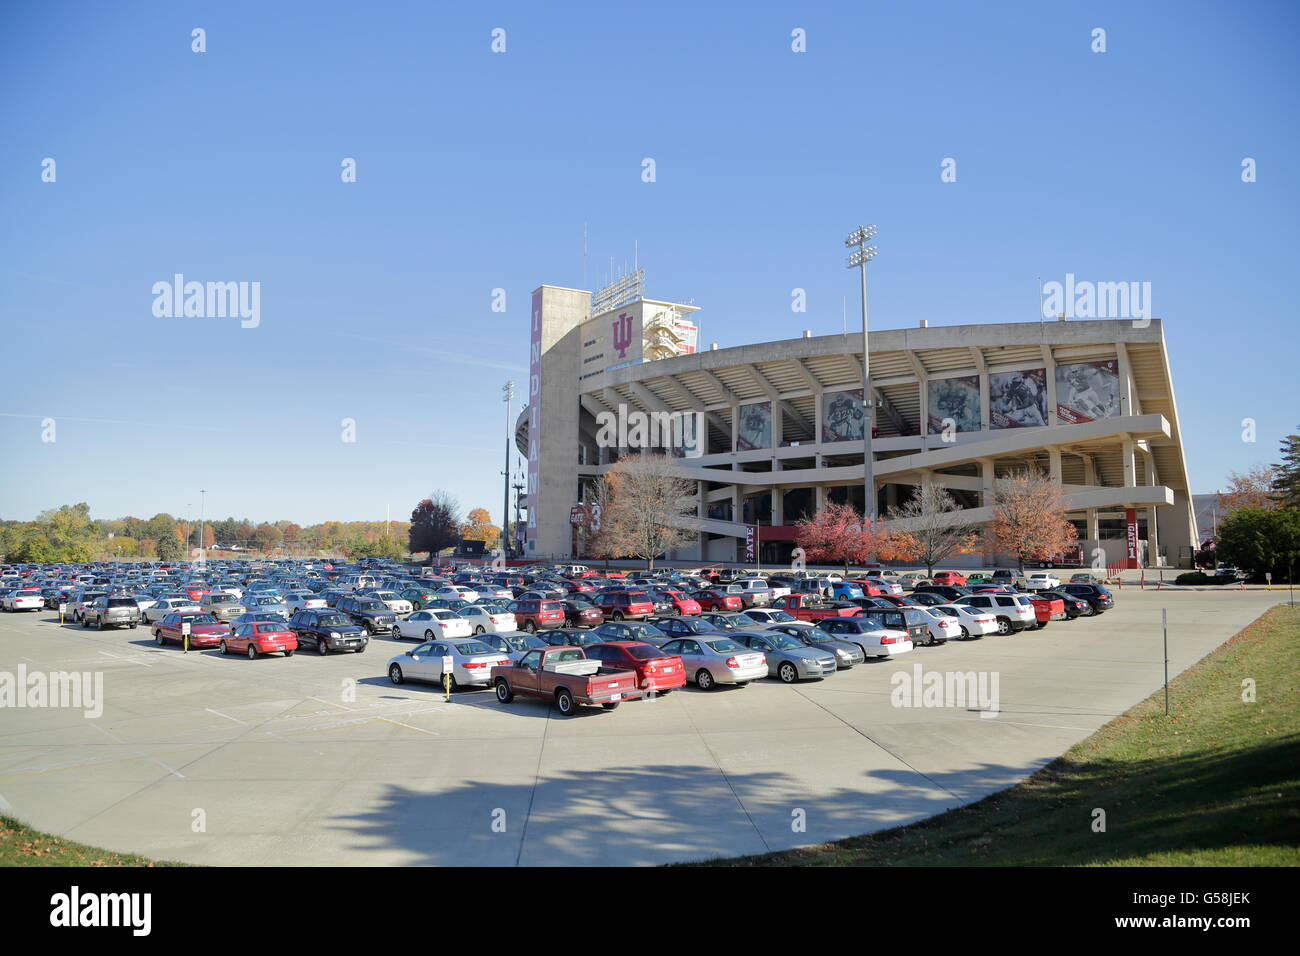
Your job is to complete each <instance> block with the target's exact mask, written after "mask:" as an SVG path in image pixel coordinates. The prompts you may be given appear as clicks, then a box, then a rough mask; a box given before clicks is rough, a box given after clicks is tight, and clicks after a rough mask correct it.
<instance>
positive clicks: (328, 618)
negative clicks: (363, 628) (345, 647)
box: [316, 614, 352, 627]
mask: <svg viewBox="0 0 1300 956" xmlns="http://www.w3.org/2000/svg"><path fill="white" fill-rule="evenodd" d="M316 623H317V624H319V625H320V626H321V627H346V626H347V625H348V624H350V623H352V622H351V621H349V620H348V619H347V618H346V617H344V616H343V615H342V614H324V615H322V616H320V617H318V618H316Z"/></svg>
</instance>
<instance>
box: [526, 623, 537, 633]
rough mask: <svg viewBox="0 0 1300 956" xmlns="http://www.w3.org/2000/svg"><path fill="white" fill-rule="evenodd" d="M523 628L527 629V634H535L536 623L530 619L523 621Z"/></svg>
mask: <svg viewBox="0 0 1300 956" xmlns="http://www.w3.org/2000/svg"><path fill="white" fill-rule="evenodd" d="M524 630H525V631H527V632H528V633H529V634H536V633H537V625H536V624H534V623H533V622H532V621H525V622H524Z"/></svg>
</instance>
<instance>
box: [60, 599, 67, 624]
mask: <svg viewBox="0 0 1300 956" xmlns="http://www.w3.org/2000/svg"><path fill="white" fill-rule="evenodd" d="M67 613H68V602H67V601H60V602H59V623H60V624H62V623H63V615H65V614H67Z"/></svg>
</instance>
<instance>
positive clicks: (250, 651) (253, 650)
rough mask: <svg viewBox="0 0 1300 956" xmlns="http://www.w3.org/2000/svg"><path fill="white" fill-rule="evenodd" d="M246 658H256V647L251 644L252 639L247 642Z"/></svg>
mask: <svg viewBox="0 0 1300 956" xmlns="http://www.w3.org/2000/svg"><path fill="white" fill-rule="evenodd" d="M248 659H249V660H250V661H255V660H257V648H256V647H254V646H253V642H252V641H249V642H248Z"/></svg>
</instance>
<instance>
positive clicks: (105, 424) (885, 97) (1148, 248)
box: [0, 0, 1300, 524]
mask: <svg viewBox="0 0 1300 956" xmlns="http://www.w3.org/2000/svg"><path fill="white" fill-rule="evenodd" d="M1298 23H1300V14H1298V13H1297V7H1296V6H1295V5H1294V4H1292V3H1265V2H1257V3H1242V4H1234V5H1227V4H1217V3H1200V2H1177V3H1144V4H1140V5H1137V4H1130V3H1113V4H1112V3H1089V4H1055V3H1054V4H1044V3H1041V2H1027V3H1002V4H998V3H991V4H976V3H965V2H950V3H928V4H911V3H886V4H876V3H861V2H853V3H844V4H811V5H810V4H803V3H800V4H796V3H784V4H776V3H745V4H739V3H736V4H716V5H713V4H708V5H706V4H698V3H692V4H686V3H656V4H653V5H645V6H644V7H641V6H637V7H629V8H628V9H622V8H621V7H618V6H612V5H603V4H584V5H573V4H558V5H557V4H536V3H526V4H525V3H521V4H500V3H498V4H481V5H480V4H442V3H383V2H376V3H369V4H354V3H314V4H312V5H310V7H307V6H305V5H300V4H299V5H288V4H268V3H251V2H221V3H215V2H214V3H184V2H171V0H169V2H159V3H148V2H136V3H90V2H77V3H71V2H48V3H41V4H16V3H10V4H5V5H4V6H3V9H2V10H0V88H3V89H4V90H5V94H4V96H3V98H2V99H0V122H2V124H3V125H2V127H0V128H3V131H4V132H3V135H0V320H2V321H3V329H4V346H3V350H2V354H3V355H4V362H3V365H2V366H0V367H2V368H3V376H4V379H3V380H4V386H5V387H4V389H3V397H2V398H0V448H3V449H4V457H3V465H2V466H0V517H6V518H30V517H32V516H33V515H34V514H35V513H37V512H38V511H40V510H42V509H44V508H47V507H52V506H57V505H59V504H62V503H66V502H75V501H82V500H84V501H88V502H89V503H90V505H91V508H92V512H93V513H94V514H95V515H96V516H98V517H119V516H123V515H128V514H135V515H140V516H146V517H147V516H149V515H152V514H154V513H155V512H157V511H160V510H161V511H171V512H173V513H181V512H183V511H185V509H186V506H187V504H190V503H194V502H197V500H198V493H197V492H198V489H199V488H204V489H206V490H207V511H208V514H209V515H218V516H225V515H228V514H233V515H236V516H239V517H250V518H253V519H254V520H274V519H279V518H286V519H290V520H294V521H298V522H300V523H303V524H306V523H314V522H317V521H321V520H326V519H339V520H356V519H381V518H383V517H384V514H385V508H386V507H387V506H389V505H391V507H392V509H393V514H394V516H397V517H405V516H406V514H407V513H409V511H410V509H411V507H412V506H413V505H414V503H415V501H416V500H417V499H419V498H420V497H422V496H425V495H427V494H428V493H429V492H430V491H431V490H433V489H435V488H443V489H446V490H448V491H450V492H451V493H452V494H454V495H455V496H456V497H457V498H458V499H459V500H460V502H461V504H462V506H464V507H465V508H466V509H468V508H470V507H475V506H485V507H488V508H489V509H491V510H492V512H493V513H494V515H498V516H499V511H500V502H501V478H500V471H501V467H502V457H503V446H502V429H503V424H504V408H503V406H502V403H501V400H500V386H501V385H502V383H503V382H504V381H505V380H506V379H507V378H511V377H513V378H515V379H516V380H517V381H520V382H522V381H523V379H524V376H525V365H526V363H527V350H528V334H527V316H528V305H527V302H528V298H527V296H528V293H529V292H530V291H531V290H532V289H533V288H535V287H536V286H537V285H539V284H541V283H544V282H546V283H552V284H557V285H567V286H584V260H583V255H582V251H583V225H584V223H585V224H586V225H587V231H588V235H589V250H590V257H589V260H588V264H587V265H586V267H585V268H586V283H585V287H588V288H590V287H592V286H594V285H597V284H599V283H600V280H601V279H602V278H603V277H604V275H605V271H606V270H607V268H608V262H609V259H610V257H615V258H616V259H617V260H618V261H619V263H620V264H621V263H622V262H623V261H624V260H627V261H629V262H630V260H631V258H632V255H633V244H634V242H636V243H639V249H640V262H641V265H642V266H644V267H645V269H646V271H647V286H648V290H647V291H648V293H649V294H650V295H651V296H654V297H657V298H679V299H686V298H693V299H694V300H695V303H696V304H697V305H699V306H701V308H702V311H701V312H699V313H698V316H697V318H698V319H699V321H700V324H701V326H702V341H703V342H705V343H707V342H715V341H716V342H719V343H720V344H721V345H724V346H726V345H736V344H743V343H745V342H752V341H762V340H766V339H771V338H780V337H788V336H791V335H798V334H799V332H800V331H801V330H802V329H804V328H811V329H812V330H813V331H814V333H825V332H835V331H839V330H840V329H841V328H842V322H843V320H842V302H843V298H844V297H845V296H848V297H849V302H850V307H852V304H853V296H854V295H855V293H856V284H855V274H853V273H850V272H848V271H847V270H846V269H845V268H844V267H843V248H842V245H841V240H842V238H843V236H844V235H846V234H847V233H848V232H849V231H850V230H851V229H853V228H854V227H855V226H856V225H857V224H858V223H859V222H874V223H877V224H879V227H880V234H879V239H878V244H879V246H880V250H881V251H880V255H879V257H878V258H877V259H876V260H875V262H874V263H873V265H872V269H873V271H872V290H871V291H872V300H871V310H872V324H873V327H874V328H898V327H907V326H914V325H915V324H916V323H917V321H918V320H920V319H928V320H929V321H930V322H931V324H959V323H967V322H1003V321H1034V320H1036V319H1037V277H1040V276H1041V277H1042V278H1043V279H1044V281H1047V280H1051V279H1063V278H1064V276H1065V274H1066V273H1067V272H1072V273H1074V274H1075V275H1077V276H1078V277H1079V278H1081V279H1093V280H1097V281H1115V280H1137V281H1149V282H1150V283H1151V285H1152V297H1153V301H1154V312H1155V315H1157V316H1158V317H1161V318H1163V319H1164V320H1165V323H1166V336H1167V340H1168V343H1169V349H1170V354H1171V358H1172V362H1173V370H1174V377H1175V386H1176V389H1177V393H1178V398H1179V411H1180V415H1181V418H1182V425H1183V432H1184V444H1185V449H1186V454H1187V459H1188V467H1189V470H1190V473H1191V479H1192V486H1193V491H1196V492H1203V491H1212V490H1214V489H1215V488H1216V487H1217V486H1219V485H1221V484H1222V483H1223V480H1224V475H1225V474H1226V473H1227V471H1229V470H1233V469H1235V470H1242V469H1245V468H1248V467H1250V466H1252V465H1254V464H1258V463H1265V462H1271V461H1273V460H1275V459H1276V452H1277V439H1278V438H1279V437H1280V436H1281V435H1283V434H1286V433H1289V432H1292V431H1294V430H1295V428H1296V426H1297V424H1300V414H1297V404H1296V402H1295V399H1294V394H1295V391H1294V381H1295V366H1296V359H1297V357H1298V356H1300V349H1298V348H1297V347H1296V345H1295V335H1296V326H1297V322H1296V319H1297V314H1296V304H1295V297H1294V295H1293V294H1292V287H1293V282H1292V281H1291V280H1289V279H1288V277H1289V276H1294V275H1295V272H1296V268H1295V261H1296V252H1297V248H1296V247H1297V242H1296V238H1295V228H1296V226H1295V221H1296V215H1295V214H1296V210H1297V189H1298V188H1300V187H1298V186H1297V183H1298V182H1300V178H1298V177H1297V169H1296V163H1297V157H1298V156H1300V144H1298V143H1297V135H1296V116H1297V109H1296V107H1297V102H1296V101H1297V96H1298V95H1300V83H1297V82H1296V81H1297V75H1296V74H1297V67H1296V58H1295V56H1294V49H1295V46H1296V42H1297V25H1298ZM195 27H202V28H203V29H205V30H206V32H207V52H206V53H202V54H198V53H194V52H192V51H191V49H190V44H191V36H190V31H191V30H192V29H193V28H195ZM497 27H501V28H504V29H505V30H506V43H507V52H506V53H504V54H494V53H492V52H491V51H490V49H489V44H490V39H491V38H490V33H491V31H492V30H493V28H497ZM1095 27H1102V28H1104V29H1105V30H1106V42H1107V51H1106V52H1105V53H1101V54H1099V53H1093V52H1091V49H1090V44H1091V31H1092V30H1093V29H1094V28H1095ZM795 28H802V29H804V30H805V31H806V33H807V52H806V53H802V54H796V53H793V52H792V51H791V49H790V44H791V36H790V34H791V30H793V29H795ZM45 157H52V158H54V159H55V160H56V163H57V181H56V182H54V183H43V182H41V178H40V177H41V162H42V160H43V159H44V158H45ZM344 157H352V158H355V159H356V161H357V172H358V177H357V178H358V181H357V182H356V183H350V184H344V183H342V182H341V181H340V163H341V161H342V160H343V158H344ZM644 157H653V158H654V159H655V161H656V164H657V181H656V182H654V183H644V182H642V181H641V160H642V159H643V158H644ZM945 157H952V158H954V159H956V161H957V173H958V177H957V182H955V183H942V182H941V181H940V177H939V166H940V162H941V161H942V160H943V159H944V158H945ZM1243 157H1252V158H1254V159H1255V160H1256V161H1257V163H1258V181H1257V182H1255V183H1250V184H1246V183H1243V182H1242V181H1241V178H1240V168H1241V161H1242V159H1243ZM178 272H179V273H183V274H184V275H185V276H186V277H187V278H189V279H197V280H201V281H206V280H221V281H227V280H232V281H258V282H261V284H262V301H261V324H260V326H259V327H258V328H256V329H243V328H240V326H239V323H238V321H237V320H232V319H176V318H171V319H167V318H157V317H155V316H154V315H153V313H152V304H153V296H152V293H151V288H152V286H153V284H154V283H155V282H158V281H160V280H169V279H170V278H171V276H172V275H173V274H175V273H178ZM497 287H501V288H504V289H505V290H506V291H507V297H508V298H507V304H508V309H507V311H506V312H505V313H504V314H501V313H495V312H492V311H491V310H490V304H491V296H492V290H493V289H494V288H497ZM795 287H799V288H804V289H806V290H807V295H808V312H807V313H806V314H804V315H796V314H793V313H792V312H791V310H790V290H791V289H793V288H795ZM45 417H51V418H54V419H55V420H56V422H57V426H56V427H57V440H56V441H54V442H52V443H51V442H42V441H41V419H43V418H45ZM1247 417H1249V418H1253V419H1255V420H1256V422H1257V430H1258V436H1259V440H1258V442H1257V443H1255V444H1247V443H1244V442H1242V440H1241V421H1242V419H1243V418H1247ZM344 418H350V419H354V420H355V421H356V423H357V425H356V438H357V440H356V441H355V442H354V443H345V442H343V441H341V440H340V434H341V425H340V423H341V421H342V420H343V419H344Z"/></svg>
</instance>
